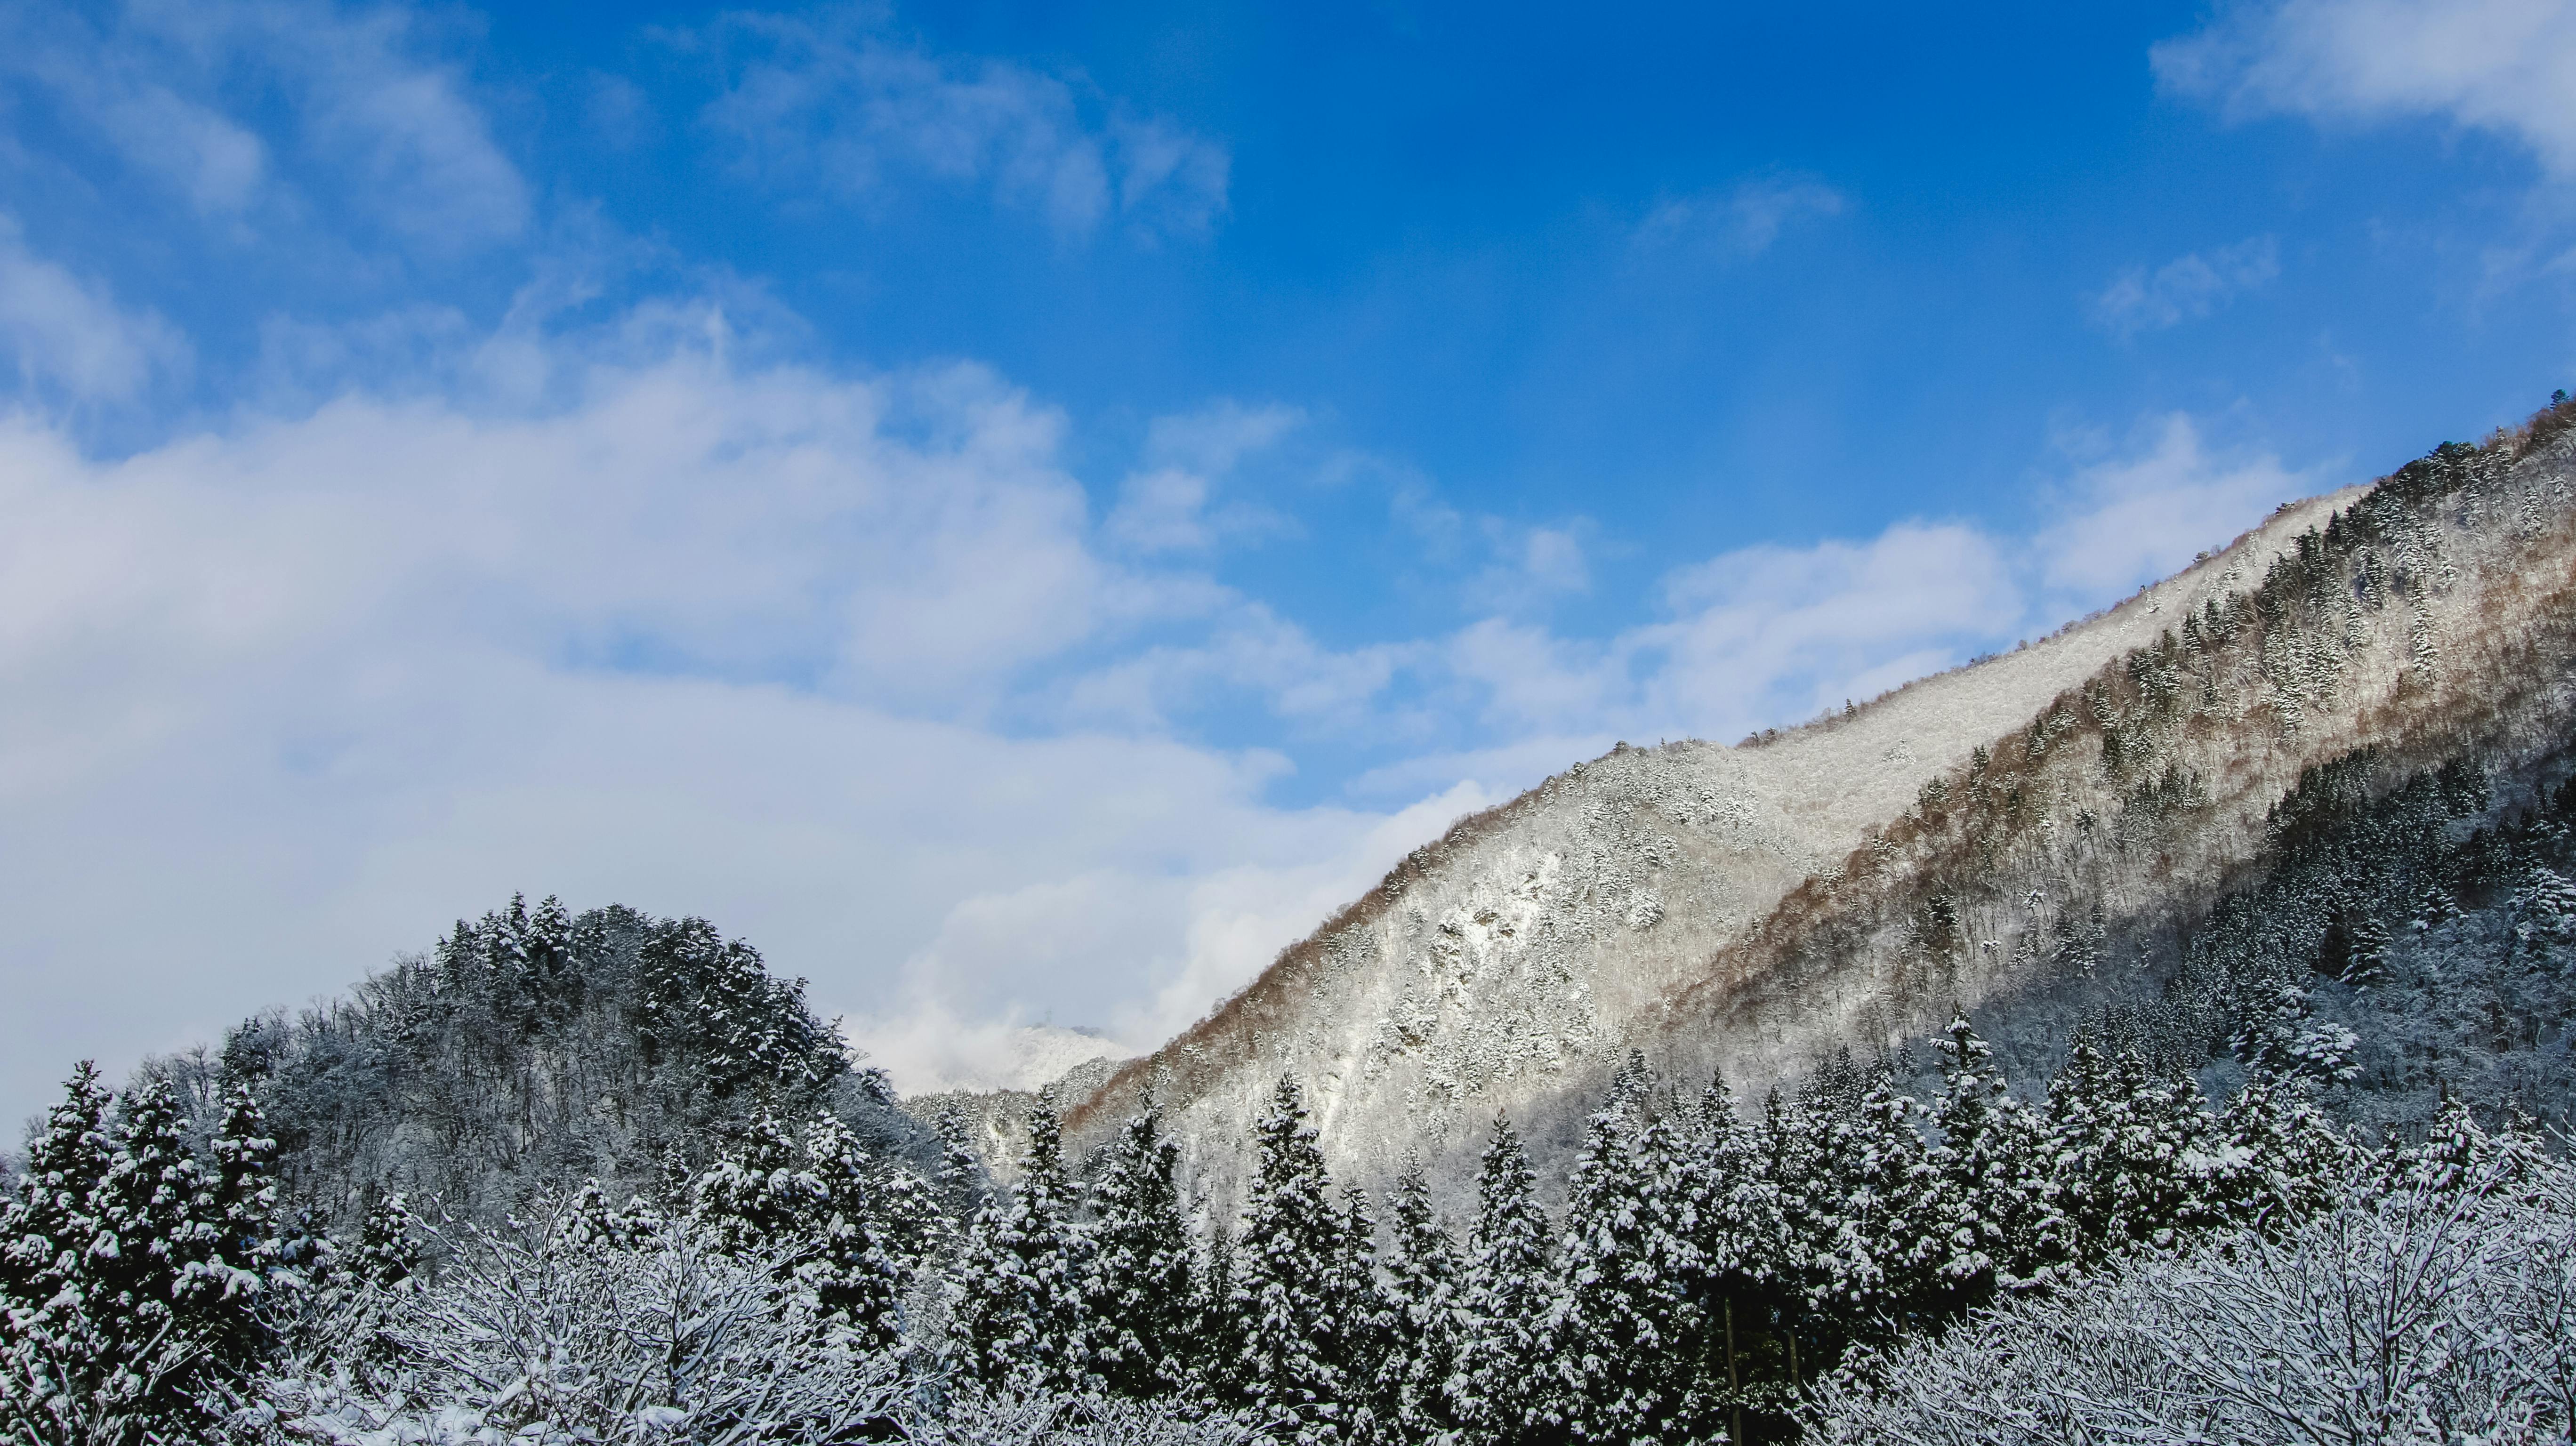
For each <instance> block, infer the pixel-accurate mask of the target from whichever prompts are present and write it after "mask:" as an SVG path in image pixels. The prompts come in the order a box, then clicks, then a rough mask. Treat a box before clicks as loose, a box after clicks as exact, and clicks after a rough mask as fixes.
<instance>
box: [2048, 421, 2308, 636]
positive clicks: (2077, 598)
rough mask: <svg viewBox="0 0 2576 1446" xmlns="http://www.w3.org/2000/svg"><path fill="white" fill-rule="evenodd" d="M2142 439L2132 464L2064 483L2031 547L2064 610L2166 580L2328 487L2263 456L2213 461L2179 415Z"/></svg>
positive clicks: (2100, 468)
mask: <svg viewBox="0 0 2576 1446" xmlns="http://www.w3.org/2000/svg"><path fill="white" fill-rule="evenodd" d="M2140 431H2141V445H2140V446H2139V447H2138V448H2137V449H2136V450H2135V451H2134V452H2132V454H2131V455H2128V456H2125V457H2118V458H2112V459H2108V460H2104V461H2098V462H2095V463H2092V464H2091V465H2089V466H2086V467H2083V468H2081V469H2079V470H2078V471H2077V472H2076V473H2075V474H2074V476H2073V477H2072V478H2070V479H2069V480H2068V481H2067V482H2066V483H2065V484H2064V486H2063V487H2062V488H2061V490H2060V495H2059V504H2058V507H2057V509H2056V512H2057V515H2056V517H2055V518H2054V520H2052V521H2050V522H2049V523H2048V524H2047V525H2045V526H2044V527H2042V528H2041V529H2040V531H2039V533H2038V535H2037V537H2036V538H2034V539H2033V542H2032V550H2033V554H2034V555H2035V556H2036V557H2037V559H2038V560H2039V574H2040V578H2041V581H2042V582H2043V584H2044V585H2045V586H2046V587H2047V588H2048V589H2049V591H2050V592H2052V593H2053V594H2056V595H2057V596H2059V597H2061V598H2065V599H2068V600H2069V604H2068V605H2069V606H2070V607H2074V606H2090V605H2095V604H2098V603H2099V602H2101V601H2103V600H2106V599H2109V598H2115V597H2118V596H2120V595H2121V594H2123V593H2125V592H2127V591H2129V590H2130V589H2132V588H2135V587H2136V586H2138V585H2139V584H2140V583H2145V582H2152V581H2154V580H2156V579H2158V578H2162V577H2167V576H2170V575H2172V574H2173V573H2175V572H2178V571H2180V570H2181V569H2182V568H2183V567H2184V566H2185V565H2187V564H2188V563H2189V562H2190V561H2191V560H2192V558H2193V556H2194V555H2195V554H2197V553H2199V552H2201V551H2203V550H2207V549H2214V548H2217V547H2220V546H2223V545H2224V544H2226V543H2227V542H2229V541H2231V540H2233V539H2234V538H2235V537H2236V535H2237V534H2238V533H2241V532H2243V531H2244V530H2245V529H2247V528H2249V527H2252V526H2253V525H2254V524H2256V523H2258V522H2260V521H2262V520H2263V518H2264V516H2265V515H2266V514H2267V513H2269V512H2270V511H2271V510H2272V509H2273V508H2274V507H2276V506H2278V505H2279V504H2281V503H2283V502H2287V501H2290V500H2291V499H2293V498H2298V497H2309V496H2314V495H2315V494H2317V493H2319V492H2324V491H2327V490H2329V489H2330V487H2331V485H2332V484H2331V483H2330V482H2329V481H2328V480H2327V478H2326V476H2325V474H2324V473H2322V472H2320V471H2315V470H2310V471H2292V470H2290V469H2289V468H2288V467H2286V466H2284V465H2283V464H2282V462H2281V460H2280V458H2278V457H2276V456H2274V455H2272V454H2270V453H2268V452H2259V451H2224V450H2222V451H2217V452H2213V451H2212V449H2211V448H2210V447H2209V446H2208V444H2207V443H2206V442H2205V441H2204V440H2203V438H2202V436H2201V429H2200V426H2199V424H2197V423H2196V422H2194V421H2193V420H2192V419H2191V417H2189V416H2188V415H2186V414H2184V413H2181V412H2176V413H2173V414H2171V415H2169V416H2165V417H2161V418H2156V419H2154V420H2153V421H2152V422H2150V423H2148V424H2146V425H2145V426H2142V427H2141V429H2140Z"/></svg>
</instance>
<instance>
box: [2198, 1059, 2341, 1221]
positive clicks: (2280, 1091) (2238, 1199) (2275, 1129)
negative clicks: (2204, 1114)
mask: <svg viewBox="0 0 2576 1446" xmlns="http://www.w3.org/2000/svg"><path fill="white" fill-rule="evenodd" d="M2215 1133H2216V1135H2217V1138H2218V1139H2219V1141H2220V1142H2221V1146H2222V1147H2221V1148H2220V1149H2219V1151H2218V1152H2217V1163H2216V1165H2215V1166H2214V1167H2213V1168H2212V1169H2211V1170H2210V1171H2209V1186H2210V1189H2211V1191H2212V1194H2213V1197H2214V1201H2215V1204H2216V1206H2217V1209H2218V1211H2219V1212H2220V1213H2221V1214H2223V1215H2225V1216H2226V1217H2228V1218H2230V1219H2232V1220H2235V1221H2238V1222H2253V1221H2264V1222H2277V1223H2283V1224H2287V1223H2294V1222H2296V1221H2297V1220H2299V1219H2302V1218H2304V1217H2306V1216H2308V1215H2312V1214H2314V1213H2316V1212H2317V1211H2320V1210H2323V1209H2326V1208H2329V1207H2331V1206H2332V1205H2333V1204H2334V1203H2335V1199H2336V1197H2337V1195H2338V1193H2339V1192H2340V1190H2341V1188H2342V1186H2343V1184H2344V1182H2345V1181H2346V1180H2347V1178H2348V1177H2349V1176H2350V1173H2351V1166H2352V1164H2353V1161H2354V1151H2353V1149H2352V1143H2351V1141H2349V1140H2348V1139H2346V1138H2345V1137H2344V1134H2343V1132H2342V1131H2340V1130H2338V1129H2336V1128H2335V1127H2334V1125H2333V1123H2332V1122H2330V1121H2329V1120H2327V1119H2326V1117H2325V1113H2324V1111H2322V1110H2320V1109H2318V1108H2317V1104H2316V1098H2315V1093H2314V1086H2313V1085H2312V1084H2310V1083H2309V1082H2308V1081H2307V1080H2304V1079H2301V1078H2299V1077H2297V1076H2288V1077H2280V1076H2267V1075H2257V1076H2255V1077H2254V1078H2253V1079H2251V1080H2248V1081H2247V1082H2246V1084H2245V1088H2243V1089H2241V1090H2239V1091H2237V1093H2236V1098H2235V1099H2233V1100H2230V1101H2228V1105H2227V1108H2226V1110H2225V1111H2224V1112H2222V1113H2221V1114H2220V1115H2219V1117H2218V1120H2217V1127H2216V1132H2215Z"/></svg>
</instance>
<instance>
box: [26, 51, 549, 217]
mask: <svg viewBox="0 0 2576 1446" xmlns="http://www.w3.org/2000/svg"><path fill="white" fill-rule="evenodd" d="M417 28H418V27H417V24H416V21H415V20H414V18H413V16H412V15H411V13H410V12H409V11H407V10H405V9H402V8H400V7H397V6H383V7H371V8H367V9H351V8H347V7H343V6H338V5H332V4H327V3H322V0H205V3H201V4H189V5H163V4H138V5H130V6H123V7H119V8H117V9H116V10H115V11H114V12H113V14H112V16H111V17H110V18H109V19H107V20H106V21H104V22H97V23H94V22H93V21H92V20H91V19H90V18H89V17H88V16H86V15H83V14H80V13H78V12H75V11H72V10H69V9H61V10H57V9H39V10H32V11H29V12H26V13H24V14H22V15H21V16H20V17H19V22H18V24H17V25H16V26H15V27H12V28H11V29H10V30H7V31H0V41H5V42H7V43H6V44H5V45H0V74H9V75H14V76H15V77H16V78H18V79H20V80H21V81H25V82H30V83H32V84H34V85H36V86H38V87H40V88H41V89H42V90H43V91H44V92H45V93H47V94H48V95H50V96H51V97H53V98H54V100H55V101H57V102H58V103H59V104H60V105H61V106H62V107H63V108H64V110H65V111H66V113H68V114H69V115H70V116H72V117H73V118H75V120H76V121H78V122H79V123H80V124H82V125H85V126H87V127H88V128H89V129H90V130H91V131H92V133H93V134H95V135H96V136H98V137H99V138H100V139H102V140H104V141H105V142H106V143H107V144H108V145H109V146H110V147H111V148H112V149H113V150H114V151H115V152H116V153H117V154H118V155H120V156H121V157H122V158H123V159H124V161H125V162H126V163H127V164H130V165H131V166H133V167H134V168H135V170H136V171H137V172H139V173H141V174H143V175H146V176H150V177H153V178H156V179H157V180H158V181H160V182H161V183H163V184H165V185H167V186H169V187H171V188H173V189H175V190H176V191H178V192H179V193H180V194H182V195H183V196H185V197H186V198H187V199H188V201H189V202H190V203H191V204H192V205H193V206H194V207H195V208H196V209H197V210H198V211H199V212H201V213H204V214H206V215H208V216H213V217H223V218H239V217H243V216H246V215H250V214H252V213H255V212H257V211H259V210H260V209H261V208H262V207H263V205H264V203H269V202H277V201H280V199H281V192H280V188H281V187H284V188H288V189H287V193H286V194H285V198H284V203H283V204H281V205H279V206H277V207H274V208H272V209H275V210H277V211H278V212H279V214H281V215H291V214H292V213H294V212H296V211H298V210H302V209H309V208H313V207H322V208H325V209H334V210H336V209H339V208H342V207H347V208H350V209H352V210H354V211H356V212H358V213H360V214H363V215H365V216H366V217H368V219H369V220H370V221H372V222H373V223H375V224H380V225H384V226H387V227H389V228H391V229H392V230H393V231H394V232H396V233H398V234H399V235H401V236H403V237H404V238H405V239H406V240H407V241H408V243H409V244H411V245H412V246H414V247H416V248H420V249H424V250H428V251H454V250H458V249H462V248H467V247H472V246H477V245H481V244H485V243H489V242H492V241H497V240H504V239H507V238H510V237H513V236H516V235H518V234H519V233H520V232H521V230H522V229H523V228H524V227H525V226H526V225H527V224H528V221H529V218H530V215H531V211H532V203H531V199H530V196H529V191H528V186H527V183H526V181H525V179H524V178H523V177H522V176H521V175H520V173H519V169H518V167H517V165H516V164H515V163H514V162H512V161H511V160H510V158H509V157H508V156H507V155H505V154H504V153H503V152H502V149H501V147H500V146H499V144H498V143H497V142H496V141H495V139H494V137H493V134H492V130H491V127H490V124H489V123H488V121H487V119H486V118H485V116H484V114H483V111H482V109H481V107H480V106H479V105H477V104H476V103H475V101H474V100H473V99H472V97H471V96H470V95H469V94H468V85H467V81H466V78H465V76H464V74H463V72H462V71H461V69H460V68H459V67H457V66H456V65H455V64H453V63H452V62H450V61H447V60H445V59H442V58H439V57H438V56H437V55H435V54H434V53H433V48H432V47H431V46H430V45H429V44H428V43H426V42H425V41H423V40H422V38H421V37H420V36H419V35H418V34H417ZM280 96H282V97H283V98H284V99H285V100H286V101H287V102H288V106H287V108H286V110H287V115H286V119H287V120H288V122H289V124H290V125H291V128H292V129H291V134H292V136H293V139H294V144H292V145H291V146H290V147H289V148H288V149H289V150H290V151H291V152H292V153H293V155H294V156H295V157H297V158H300V159H301V161H302V162H303V171H302V174H301V175H300V177H295V176H290V175H288V174H287V173H286V169H285V168H283V167H282V166H281V164H280V154H279V152H278V150H277V148H276V146H275V145H274V144H273V143H272V142H271V141H269V140H264V139H262V137H261V135H260V133H259V131H260V125H259V121H261V120H273V117H272V116H265V115H262V114H261V113H262V112H263V111H267V110H269V109H270V108H272V107H273V106H274V104H275V100H276V99H277V98H278V97H280Z"/></svg>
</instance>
